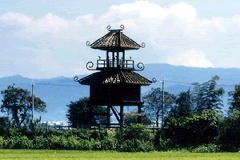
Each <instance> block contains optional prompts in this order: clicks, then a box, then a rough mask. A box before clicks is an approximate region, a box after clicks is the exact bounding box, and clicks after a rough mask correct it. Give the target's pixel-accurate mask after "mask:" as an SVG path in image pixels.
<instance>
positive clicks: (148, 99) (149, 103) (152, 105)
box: [143, 88, 176, 126]
mask: <svg viewBox="0 0 240 160" xmlns="http://www.w3.org/2000/svg"><path fill="white" fill-rule="evenodd" d="M175 99H176V97H175V96H174V95H173V94H170V93H168V92H164V108H163V112H162V91H161V89H160V88H155V89H154V88H152V90H151V92H150V93H149V94H147V95H145V96H144V97H143V101H144V103H145V104H144V106H143V109H144V111H145V113H146V114H147V115H148V117H149V119H151V121H155V122H156V125H157V126H158V122H159V117H160V116H162V114H163V115H167V113H168V110H169V109H170V108H172V106H173V105H174V103H175Z"/></svg>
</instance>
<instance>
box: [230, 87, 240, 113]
mask: <svg viewBox="0 0 240 160" xmlns="http://www.w3.org/2000/svg"><path fill="white" fill-rule="evenodd" d="M234 89H235V90H234V91H230V92H228V96H229V97H230V98H229V99H228V104H229V105H230V107H229V110H230V111H231V112H233V111H240V85H235V88H234Z"/></svg>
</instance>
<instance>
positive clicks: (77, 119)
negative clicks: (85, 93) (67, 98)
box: [66, 97, 107, 128]
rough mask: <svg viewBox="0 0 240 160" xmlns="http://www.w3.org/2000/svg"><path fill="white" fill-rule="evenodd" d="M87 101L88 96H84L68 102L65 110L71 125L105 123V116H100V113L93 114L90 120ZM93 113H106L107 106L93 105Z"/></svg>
mask: <svg viewBox="0 0 240 160" xmlns="http://www.w3.org/2000/svg"><path fill="white" fill-rule="evenodd" d="M87 101H89V98H87V97H84V98H80V99H79V100H78V101H76V102H72V101H71V102H70V104H69V105H67V107H68V111H67V114H66V116H67V118H68V120H69V123H70V124H71V126H73V127H75V128H76V127H81V126H88V125H89V124H93V125H96V124H107V117H106V115H105V116H101V115H95V116H93V119H92V121H91V120H90V117H91V116H90V114H89V108H88V106H87ZM92 112H93V113H98V114H106V113H107V108H106V107H103V106H93V110H92Z"/></svg>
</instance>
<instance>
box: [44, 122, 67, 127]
mask: <svg viewBox="0 0 240 160" xmlns="http://www.w3.org/2000/svg"><path fill="white" fill-rule="evenodd" d="M43 123H47V124H48V125H50V126H55V125H61V126H68V124H67V123H66V122H65V121H52V122H43Z"/></svg>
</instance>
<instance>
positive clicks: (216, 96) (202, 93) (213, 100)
mask: <svg viewBox="0 0 240 160" xmlns="http://www.w3.org/2000/svg"><path fill="white" fill-rule="evenodd" d="M218 80H219V77H218V76H217V75H216V76H214V77H212V79H211V80H209V81H207V82H204V83H203V84H201V85H200V84H198V83H196V84H195V93H196V95H195V97H194V100H195V104H196V106H195V112H196V113H197V114H201V112H202V111H203V110H214V109H215V110H221V108H222V107H221V106H223V101H222V96H223V94H224V93H225V91H224V89H223V88H222V87H221V88H218V89H217V81H218Z"/></svg>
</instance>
